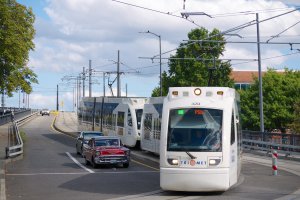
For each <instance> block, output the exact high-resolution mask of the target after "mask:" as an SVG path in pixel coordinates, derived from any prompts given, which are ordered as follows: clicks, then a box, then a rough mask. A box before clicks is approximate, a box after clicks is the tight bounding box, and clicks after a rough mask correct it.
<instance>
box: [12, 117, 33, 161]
mask: <svg viewBox="0 0 300 200" xmlns="http://www.w3.org/2000/svg"><path fill="white" fill-rule="evenodd" d="M37 114H38V112H34V113H32V114H30V115H28V116H26V117H23V118H22V119H19V120H17V121H14V122H13V123H12V125H10V126H9V132H8V147H6V157H7V158H9V157H12V156H17V155H20V154H22V153H23V140H22V138H21V135H20V131H19V126H20V125H22V124H23V123H25V122H26V121H27V120H29V119H31V118H32V117H34V116H35V115H37Z"/></svg>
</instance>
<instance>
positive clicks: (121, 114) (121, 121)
mask: <svg viewBox="0 0 300 200" xmlns="http://www.w3.org/2000/svg"><path fill="white" fill-rule="evenodd" d="M124 116H125V113H124V112H118V120H117V126H120V127H124Z"/></svg>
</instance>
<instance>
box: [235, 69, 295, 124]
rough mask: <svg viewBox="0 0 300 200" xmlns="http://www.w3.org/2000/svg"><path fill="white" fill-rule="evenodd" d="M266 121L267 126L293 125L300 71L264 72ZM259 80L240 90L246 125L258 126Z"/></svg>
mask: <svg viewBox="0 0 300 200" xmlns="http://www.w3.org/2000/svg"><path fill="white" fill-rule="evenodd" d="M262 80H263V106H264V125H265V129H266V130H272V129H275V128H276V129H285V128H290V124H291V123H292V122H293V121H294V119H295V117H296V115H297V114H296V113H295V112H294V109H295V102H297V101H299V99H300V72H299V71H296V72H294V71H292V70H287V69H286V70H285V72H284V73H278V72H276V71H275V70H272V69H268V71H267V72H266V73H265V74H264V76H263V79H262ZM258 88H259V81H258V79H257V78H255V82H254V84H253V85H252V86H251V88H249V89H248V90H245V91H241V92H240V94H241V105H242V120H243V127H244V128H247V129H250V130H259V127H260V119H259V95H258Z"/></svg>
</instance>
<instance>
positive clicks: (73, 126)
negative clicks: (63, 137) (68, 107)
mask: <svg viewBox="0 0 300 200" xmlns="http://www.w3.org/2000/svg"><path fill="white" fill-rule="evenodd" d="M53 128H54V129H56V130H57V131H59V132H62V133H64V134H67V135H70V136H72V137H77V136H78V121H77V115H76V113H75V112H59V113H58V114H57V116H56V118H55V121H54V123H53Z"/></svg>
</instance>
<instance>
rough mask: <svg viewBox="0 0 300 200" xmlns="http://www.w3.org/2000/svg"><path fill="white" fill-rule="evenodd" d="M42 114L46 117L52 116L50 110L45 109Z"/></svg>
mask: <svg viewBox="0 0 300 200" xmlns="http://www.w3.org/2000/svg"><path fill="white" fill-rule="evenodd" d="M40 113H41V115H42V116H44V115H48V116H50V110H48V109H43V110H41V112H40Z"/></svg>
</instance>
